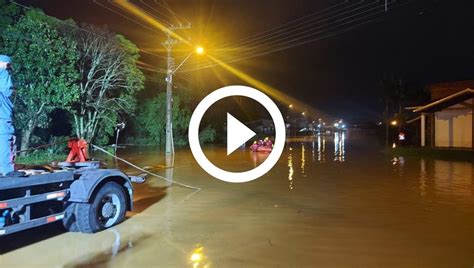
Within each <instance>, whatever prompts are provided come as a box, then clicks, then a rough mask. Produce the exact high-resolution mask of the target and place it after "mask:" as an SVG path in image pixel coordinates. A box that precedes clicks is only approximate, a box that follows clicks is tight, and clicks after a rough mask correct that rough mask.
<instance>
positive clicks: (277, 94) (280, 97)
mask: <svg viewBox="0 0 474 268" xmlns="http://www.w3.org/2000/svg"><path fill="white" fill-rule="evenodd" d="M208 57H209V59H211V60H212V61H214V62H215V63H217V64H218V65H220V66H221V67H223V68H224V69H226V70H227V71H229V72H230V73H232V74H234V75H235V76H237V77H239V78H240V79H242V80H244V81H245V82H247V83H248V84H249V85H251V86H253V87H255V88H257V89H259V90H261V91H263V92H264V93H266V94H268V95H269V96H271V97H273V98H274V99H275V100H277V101H279V102H281V103H284V104H286V105H288V107H290V108H291V107H293V106H295V105H296V107H298V108H301V110H309V111H311V112H310V113H311V114H316V115H321V114H322V113H321V112H320V111H317V110H315V109H313V108H312V107H310V106H308V105H306V104H305V103H303V102H301V101H299V100H297V99H295V98H293V97H291V96H289V95H287V94H285V93H283V92H281V91H280V90H278V89H276V88H273V87H271V86H269V85H267V84H265V83H263V82H261V81H259V80H257V79H256V78H253V77H251V76H250V75H248V74H246V73H244V72H242V71H240V70H237V69H236V68H234V67H232V66H230V65H229V64H227V63H225V62H223V61H221V60H219V59H217V58H215V57H213V56H211V55H208ZM290 105H291V106H290ZM305 114H306V112H305Z"/></svg>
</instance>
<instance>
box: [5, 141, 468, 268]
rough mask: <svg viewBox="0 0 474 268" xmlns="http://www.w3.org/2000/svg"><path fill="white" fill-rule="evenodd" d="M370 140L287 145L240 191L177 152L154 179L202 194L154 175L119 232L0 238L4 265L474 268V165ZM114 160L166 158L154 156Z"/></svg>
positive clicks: (234, 161)
mask: <svg viewBox="0 0 474 268" xmlns="http://www.w3.org/2000/svg"><path fill="white" fill-rule="evenodd" d="M373 144H374V142H373V141H371V140H370V139H359V140H351V138H350V137H349V138H347V139H345V140H343V139H342V138H339V140H335V139H334V138H332V137H327V138H321V139H319V140H317V139H316V140H314V141H313V142H294V143H288V144H287V146H286V148H285V152H284V154H283V155H282V157H281V158H280V161H279V163H278V164H277V166H275V167H274V168H273V169H272V170H271V171H270V172H269V173H268V174H267V175H265V176H264V177H262V178H260V179H258V180H256V181H253V182H249V183H244V184H231V183H225V182H221V181H218V180H216V179H213V178H211V177H210V176H209V175H207V174H206V173H205V172H204V171H202V169H201V168H200V167H198V166H197V164H196V163H195V161H194V158H193V157H192V155H191V154H190V152H189V151H188V150H182V151H178V152H177V155H176V158H175V163H174V168H173V169H168V170H163V169H161V170H158V171H157V172H158V173H159V174H161V175H167V176H172V178H173V179H174V180H176V181H180V182H183V183H186V184H191V185H195V186H198V187H201V188H202V190H201V191H200V192H195V191H193V190H190V189H185V188H182V187H179V186H173V187H168V185H167V183H165V182H163V181H160V180H159V179H154V178H151V177H150V178H149V180H148V181H147V183H146V184H144V185H139V186H137V190H136V196H135V211H134V212H133V213H130V214H128V219H127V220H126V221H125V222H124V223H122V224H120V225H119V226H116V227H114V228H112V229H110V230H106V231H104V232H101V233H97V234H93V235H87V234H80V233H65V232H64V231H62V229H61V227H59V226H57V225H52V226H44V227H40V228H37V229H34V230H28V231H26V232H23V233H19V234H14V235H11V236H8V237H5V238H1V239H0V243H1V244H0V250H1V252H0V253H1V254H2V255H1V256H0V266H1V267H9V266H11V267H33V266H44V267H88V266H111V267H112V266H113V267H135V266H138V265H143V266H144V267H472V266H474V243H473V241H474V227H473V226H474V165H473V163H470V162H450V161H442V160H428V159H421V158H416V157H405V158H404V157H398V158H391V157H388V156H387V155H384V154H382V153H380V148H379V147H377V146H375V145H373ZM206 155H207V156H208V157H209V159H210V160H211V161H213V162H214V163H216V164H217V165H219V166H221V167H222V168H226V169H229V170H234V171H239V170H247V169H249V168H252V167H254V166H256V165H258V164H259V163H260V162H261V161H264V159H265V155H261V154H260V155H255V154H252V153H251V152H249V151H245V150H241V151H237V152H235V153H234V154H233V155H231V156H230V157H229V159H228V158H226V157H225V148H209V149H207V150H206ZM121 156H123V157H125V158H126V159H128V160H130V161H131V162H134V163H137V164H139V165H141V166H153V165H156V164H157V163H160V164H164V162H165V160H164V158H163V157H162V156H161V154H158V152H156V151H150V150H139V149H137V150H133V151H131V150H130V148H127V149H126V150H124V151H122V152H121ZM122 167H123V168H124V169H125V168H126V167H125V166H122ZM129 171H132V170H131V169H129Z"/></svg>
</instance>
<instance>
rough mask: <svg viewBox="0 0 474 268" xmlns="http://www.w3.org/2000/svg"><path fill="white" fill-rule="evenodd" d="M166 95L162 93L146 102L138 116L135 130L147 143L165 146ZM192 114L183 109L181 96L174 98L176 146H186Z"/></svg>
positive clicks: (173, 115) (174, 136) (173, 118)
mask: <svg viewBox="0 0 474 268" xmlns="http://www.w3.org/2000/svg"><path fill="white" fill-rule="evenodd" d="M165 111H166V94H165V93H160V94H158V96H156V97H154V98H152V99H151V100H146V101H145V102H144V103H143V104H142V105H141V106H140V110H139V111H138V113H137V115H136V120H135V126H134V127H135V128H136V129H137V130H139V133H138V136H140V137H141V138H142V139H143V140H144V141H146V142H147V143H151V144H154V145H163V144H164V142H165V126H166V115H165ZM190 119H191V112H190V111H189V109H187V108H183V107H181V100H180V97H179V96H173V111H172V120H173V138H174V142H175V144H176V145H184V144H186V140H187V129H188V125H189V120H190Z"/></svg>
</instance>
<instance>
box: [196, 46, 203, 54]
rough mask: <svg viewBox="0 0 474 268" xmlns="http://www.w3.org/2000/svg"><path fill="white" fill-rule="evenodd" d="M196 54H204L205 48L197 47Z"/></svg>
mask: <svg viewBox="0 0 474 268" xmlns="http://www.w3.org/2000/svg"><path fill="white" fill-rule="evenodd" d="M196 53H197V54H204V48H203V47H196Z"/></svg>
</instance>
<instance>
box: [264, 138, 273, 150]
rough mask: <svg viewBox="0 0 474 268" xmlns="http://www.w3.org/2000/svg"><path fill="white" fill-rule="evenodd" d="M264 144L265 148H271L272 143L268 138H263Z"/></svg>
mask: <svg viewBox="0 0 474 268" xmlns="http://www.w3.org/2000/svg"><path fill="white" fill-rule="evenodd" d="M264 142H265V147H269V148H272V147H273V142H272V140H270V139H269V138H268V137H265V139H264Z"/></svg>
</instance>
